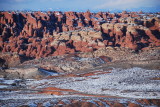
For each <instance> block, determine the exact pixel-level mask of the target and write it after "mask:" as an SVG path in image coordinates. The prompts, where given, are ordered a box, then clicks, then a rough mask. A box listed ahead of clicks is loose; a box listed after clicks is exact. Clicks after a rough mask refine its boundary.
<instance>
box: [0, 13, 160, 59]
mask: <svg viewBox="0 0 160 107" xmlns="http://www.w3.org/2000/svg"><path fill="white" fill-rule="evenodd" d="M159 23H160V19H159V18H158V17H156V16H155V15H152V14H147V15H144V16H143V14H139V13H137V12H126V11H124V12H122V13H117V14H116V13H109V12H99V13H91V12H90V11H87V12H79V13H78V12H72V11H71V12H65V13H62V12H58V11H56V12H45V13H44V12H40V11H39V12H26V13H24V12H20V13H17V12H11V13H10V12H0V51H1V52H2V53H5V52H11V53H12V52H17V53H18V54H20V55H24V56H28V57H33V58H40V57H46V56H50V55H63V54H69V53H74V52H91V51H94V50H97V49H99V48H102V47H106V46H119V47H125V48H129V49H133V50H140V49H142V48H145V47H148V46H150V47H154V46H160V37H159V35H160V27H159V25H160V24H159ZM75 30H76V31H75ZM61 32H66V33H61Z"/></svg>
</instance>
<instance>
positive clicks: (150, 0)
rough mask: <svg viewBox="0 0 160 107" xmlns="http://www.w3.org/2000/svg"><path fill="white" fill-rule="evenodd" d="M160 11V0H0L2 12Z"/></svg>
mask: <svg viewBox="0 0 160 107" xmlns="http://www.w3.org/2000/svg"><path fill="white" fill-rule="evenodd" d="M88 9H89V10H90V11H108V10H110V11H112V10H131V11H132V10H133V11H139V10H143V11H150V12H154V11H160V0H0V10H34V11H38V10H61V11H86V10H88Z"/></svg>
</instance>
